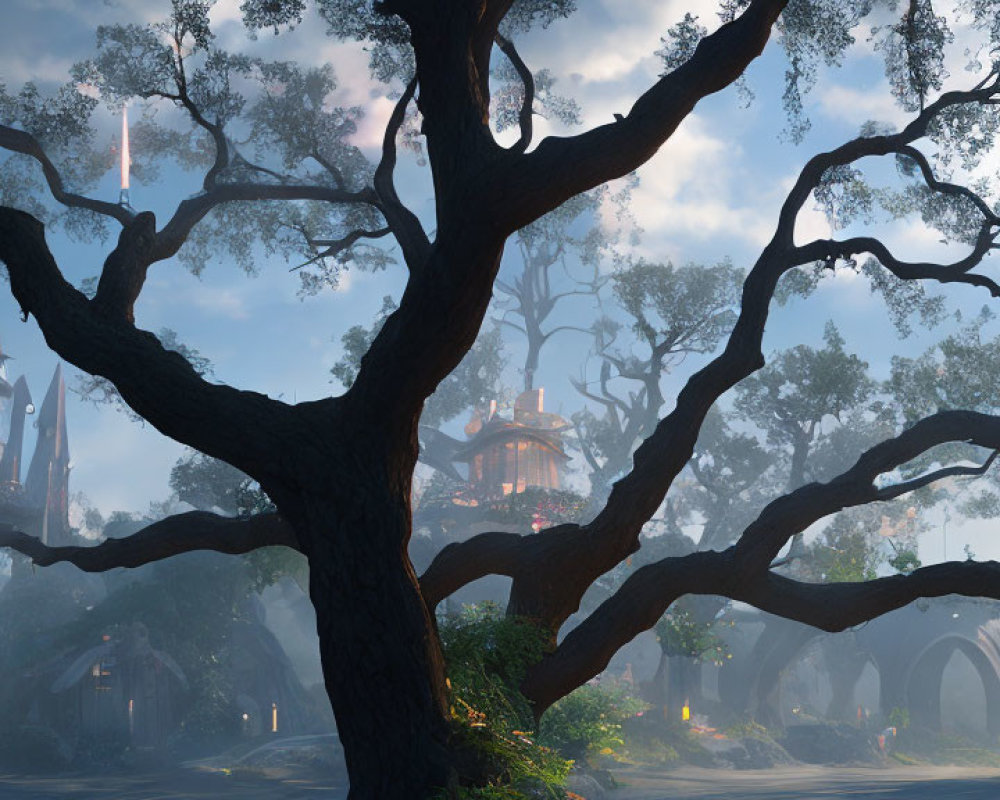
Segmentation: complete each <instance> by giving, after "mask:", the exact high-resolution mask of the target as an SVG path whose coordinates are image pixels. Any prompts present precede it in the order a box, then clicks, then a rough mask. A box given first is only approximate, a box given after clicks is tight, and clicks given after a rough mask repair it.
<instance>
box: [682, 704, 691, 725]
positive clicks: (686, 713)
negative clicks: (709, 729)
mask: <svg viewBox="0 0 1000 800" xmlns="http://www.w3.org/2000/svg"><path fill="white" fill-rule="evenodd" d="M690 720H691V706H689V705H688V701H687V700H685V701H684V707H683V708H681V721H682V722H689V721H690Z"/></svg>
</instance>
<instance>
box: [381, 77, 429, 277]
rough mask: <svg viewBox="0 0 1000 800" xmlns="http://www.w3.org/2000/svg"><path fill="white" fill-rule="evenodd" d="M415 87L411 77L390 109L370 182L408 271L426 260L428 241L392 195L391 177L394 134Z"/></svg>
mask: <svg viewBox="0 0 1000 800" xmlns="http://www.w3.org/2000/svg"><path fill="white" fill-rule="evenodd" d="M416 88H417V79H416V76H414V77H413V78H412V79H411V80H410V82H409V83H408V84H407V85H406V89H405V90H404V91H403V94H402V96H401V97H400V98H399V100H398V101H397V102H396V106H395V107H394V108H393V110H392V114H391V115H390V117H389V123H388V124H387V125H386V128H385V136H384V138H383V139H382V160H381V161H379V164H378V166H377V167H376V168H375V177H374V179H373V181H374V186H375V194H376V195H377V197H378V206H379V210H380V211H381V212H382V215H383V216H384V217H385V219H386V222H388V223H389V227H390V228H392V231H393V233H394V234H395V236H396V240H397V241H398V242H399V246H400V248H402V250H403V258H404V259H405V260H406V264H407V266H408V267H409V268H410V270H411V271H417V270H419V269H421V268H422V266H423V264H424V262H425V261H426V260H427V252H428V250H429V249H430V241H429V240H428V238H427V234H426V233H425V232H424V229H423V226H421V224H420V220H419V219H417V216H416V214H414V213H413V212H412V211H410V209H408V208H407V207H406V206H405V205H403V203H402V202H401V201H400V199H399V195H398V194H396V186H395V184H394V183H393V178H392V174H393V171H394V170H395V168H396V134H397V133H399V129H400V128H401V127H402V125H403V120H404V119H405V118H406V107H407V106H408V105H409V104H410V101H411V100H412V99H413V93H414V92H415V91H416Z"/></svg>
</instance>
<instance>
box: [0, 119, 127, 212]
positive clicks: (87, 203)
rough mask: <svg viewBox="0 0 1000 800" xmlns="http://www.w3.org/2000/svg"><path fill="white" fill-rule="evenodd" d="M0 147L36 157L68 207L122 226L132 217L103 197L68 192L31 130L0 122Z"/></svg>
mask: <svg viewBox="0 0 1000 800" xmlns="http://www.w3.org/2000/svg"><path fill="white" fill-rule="evenodd" d="M0 148H3V149H4V150H10V151H11V152H13V153H23V154H24V155H26V156H30V157H31V158H33V159H35V161H37V162H38V164H39V165H40V166H41V168H42V174H43V175H44V176H45V182H46V184H48V187H49V191H50V192H52V197H53V198H54V199H55V200H56V201H57V202H59V203H62V204H63V205H64V206H67V207H69V208H83V209H86V210H87V211H93V212H94V213H95V214H102V215H103V216H106V217H111V218H112V219H115V220H118V222H120V223H121V224H122V225H127V224H128V222H129V220H131V219H132V212H131V211H129V210H128V209H127V208H125V206H121V205H118V204H117V203H108V202H105V201H103V200H95V199H93V198H92V197H85V196H84V195H81V194H76V193H75V192H68V191H66V186H65V184H64V183H63V179H62V175H60V174H59V170H57V169H56V166H55V164H53V163H52V160H51V159H50V158H49V157H48V155H46V153H45V150H44V149H43V148H42V146H41V144H40V143H39V142H38V140H37V139H36V138H35V137H34V136H32V135H31V134H30V133H27V132H25V131H19V130H17V129H16V128H10V127H8V126H6V125H0Z"/></svg>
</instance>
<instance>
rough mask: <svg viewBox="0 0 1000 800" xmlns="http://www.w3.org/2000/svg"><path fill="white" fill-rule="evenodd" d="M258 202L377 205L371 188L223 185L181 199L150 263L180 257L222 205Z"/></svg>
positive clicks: (263, 184)
mask: <svg viewBox="0 0 1000 800" xmlns="http://www.w3.org/2000/svg"><path fill="white" fill-rule="evenodd" d="M258 200H316V201H319V202H324V203H347V204H357V203H365V204H368V205H373V206H374V205H378V202H377V198H376V196H375V193H374V192H373V191H372V190H371V189H361V190H359V191H357V192H351V191H346V190H344V189H336V188H333V187H330V186H319V185H316V184H296V183H220V184H217V185H216V186H215V187H214V188H213V189H212V190H211V191H207V192H202V193H201V194H198V195H195V196H194V197H189V198H187V199H186V200H182V201H181V202H180V203H179V204H178V206H177V209H176V211H174V214H173V216H172V217H171V218H170V221H169V222H168V223H167V224H166V225H165V226H164V227H163V229H162V230H161V231H160V232H159V233H158V234H157V236H156V245H155V247H154V248H153V250H152V252H151V253H150V263H153V262H156V261H163V260H165V259H168V258H170V257H172V256H174V255H176V254H177V251H178V250H180V249H181V246H182V245H183V244H184V242H185V241H186V240H187V237H188V235H189V234H190V233H191V230H192V229H193V228H194V226H195V225H197V224H198V223H199V222H200V221H201V220H202V219H204V218H205V216H206V215H207V214H208V213H209V212H210V211H211V210H212V209H213V208H215V207H216V206H218V205H222V204H223V203H234V202H241V201H243V202H251V201H258Z"/></svg>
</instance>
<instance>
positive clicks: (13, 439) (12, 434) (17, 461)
mask: <svg viewBox="0 0 1000 800" xmlns="http://www.w3.org/2000/svg"><path fill="white" fill-rule="evenodd" d="M34 413H35V407H34V406H33V405H31V394H30V392H28V382H27V381H26V380H25V379H24V376H23V375H22V376H21V377H20V378H18V379H17V380H16V381H15V382H14V390H13V396H12V398H11V411H10V425H9V433H8V434H7V437H6V439H7V442H6V444H5V445H3V446H2V447H3V457H2V458H0V485H3V484H20V482H21V452H22V450H23V446H24V416H25V414H34Z"/></svg>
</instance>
